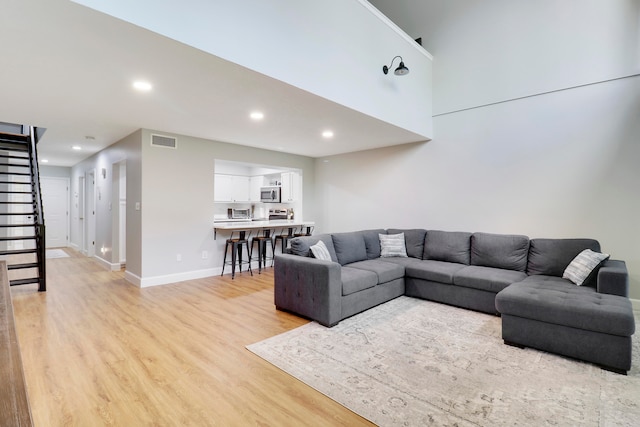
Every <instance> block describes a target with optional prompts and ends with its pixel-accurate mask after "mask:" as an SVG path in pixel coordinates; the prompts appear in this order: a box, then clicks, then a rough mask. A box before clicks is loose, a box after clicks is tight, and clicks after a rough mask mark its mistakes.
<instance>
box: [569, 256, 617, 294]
mask: <svg viewBox="0 0 640 427" xmlns="http://www.w3.org/2000/svg"><path fill="white" fill-rule="evenodd" d="M608 258H609V254H602V253H600V252H594V251H592V250H591V249H585V250H584V251H582V252H580V253H579V254H578V255H577V256H576V257H575V258H574V259H573V261H571V263H570V264H569V265H568V266H567V268H566V269H565V270H564V273H563V274H562V278H563V279H569V280H571V281H572V282H573V283H575V284H576V285H578V286H580V285H582V284H583V283H584V281H585V280H586V279H587V277H589V274H591V272H592V271H593V270H594V269H595V268H596V267H598V266H599V265H600V263H602V262H603V261H605V260H606V259H608Z"/></svg>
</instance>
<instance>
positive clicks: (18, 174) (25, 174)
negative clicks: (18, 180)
mask: <svg viewBox="0 0 640 427" xmlns="http://www.w3.org/2000/svg"><path fill="white" fill-rule="evenodd" d="M0 175H11V176H31V174H30V173H27V172H5V171H0Z"/></svg>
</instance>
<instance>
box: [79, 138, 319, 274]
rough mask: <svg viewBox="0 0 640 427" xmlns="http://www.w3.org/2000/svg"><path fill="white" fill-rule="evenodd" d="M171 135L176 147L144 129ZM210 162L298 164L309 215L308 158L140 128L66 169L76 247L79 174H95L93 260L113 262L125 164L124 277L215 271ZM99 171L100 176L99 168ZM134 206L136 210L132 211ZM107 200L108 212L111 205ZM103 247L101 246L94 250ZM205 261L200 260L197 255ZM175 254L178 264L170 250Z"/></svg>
mask: <svg viewBox="0 0 640 427" xmlns="http://www.w3.org/2000/svg"><path fill="white" fill-rule="evenodd" d="M152 133H160V134H162V135H167V136H174V137H176V138H177V139H178V145H177V146H178V148H177V149H176V150H173V149H168V148H164V147H152V146H151V145H150V140H151V134H152ZM216 159H222V160H229V161H236V162H238V161H246V162H248V163H257V164H269V165H273V166H277V167H282V168H290V169H299V170H301V171H302V173H303V176H304V181H303V185H304V188H303V191H304V195H305V196H304V199H305V201H304V211H305V212H307V213H308V216H307V218H309V219H310V220H313V219H314V216H315V204H314V202H313V200H314V199H315V196H314V193H315V192H314V185H315V184H314V176H315V164H314V160H313V159H311V158H309V157H304V156H296V155H292V154H286V153H280V152H275V151H268V150H259V149H254V148H249V147H244V146H239V145H234V144H228V143H222V142H216V141H210V140H204V139H199V138H193V137H188V136H184V135H174V134H170V133H167V132H158V131H151V130H147V129H142V130H138V131H136V132H134V133H133V134H131V135H129V136H127V137H126V138H124V139H123V140H121V141H118V142H117V143H115V144H114V145H112V146H110V147H108V148H107V149H105V150H103V151H101V152H100V153H98V154H96V155H94V156H92V157H90V158H88V159H87V160H85V161H83V162H81V163H79V164H77V165H75V166H74V167H73V168H72V171H71V181H72V185H71V191H72V205H73V206H72V221H71V224H72V227H71V228H72V230H71V243H72V246H74V247H76V248H81V247H82V240H81V239H82V230H81V227H82V225H83V222H82V221H81V220H80V219H79V218H78V212H79V207H78V206H77V200H78V198H77V197H74V195H75V194H77V193H78V191H79V189H78V179H79V177H80V176H83V175H84V174H85V173H86V172H87V171H90V170H95V171H96V223H97V224H96V225H97V227H96V231H97V232H96V257H97V258H98V259H100V260H101V261H102V262H103V264H105V266H107V267H110V266H111V268H118V267H119V262H120V260H119V257H118V256H117V255H118V254H117V252H114V251H113V250H112V248H113V242H114V239H113V235H114V223H115V222H114V221H113V215H115V214H116V211H115V210H114V209H117V205H118V201H117V200H113V195H114V194H118V192H117V191H114V189H113V188H112V187H113V182H114V180H113V171H114V169H115V170H119V169H118V167H115V168H114V165H116V164H121V162H123V161H125V162H124V163H125V164H126V196H127V205H126V227H127V238H126V242H127V243H126V256H127V262H126V273H125V275H126V278H127V280H129V281H130V282H132V283H135V284H137V285H140V286H151V285H158V284H165V283H173V282H178V281H182V280H189V279H194V278H200V277H207V276H211V275H215V274H220V271H221V268H222V259H223V254H224V241H225V239H226V238H227V237H228V234H225V233H221V234H220V235H219V236H218V238H217V240H214V235H213V214H214V203H213V175H214V166H215V161H216ZM102 168H106V170H107V174H106V178H103V177H102V174H101V170H102ZM136 203H139V204H140V210H136ZM110 204H111V209H110ZM103 248H104V251H101V249H103ZM203 251H206V252H207V259H202V252H203ZM177 254H180V255H181V259H182V260H181V261H177V257H176V255H177Z"/></svg>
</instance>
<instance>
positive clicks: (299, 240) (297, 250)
mask: <svg viewBox="0 0 640 427" xmlns="http://www.w3.org/2000/svg"><path fill="white" fill-rule="evenodd" d="M319 240H322V242H323V243H324V245H325V246H326V247H327V250H328V251H329V255H331V261H333V262H338V257H337V256H336V250H335V249H334V248H333V239H332V238H331V235H329V234H318V235H316V236H303V237H295V238H293V239H291V240H290V242H291V253H292V254H293V255H298V256H307V257H308V256H311V255H310V254H311V251H310V248H311V246H313V245H315V244H316V243H318V241H319Z"/></svg>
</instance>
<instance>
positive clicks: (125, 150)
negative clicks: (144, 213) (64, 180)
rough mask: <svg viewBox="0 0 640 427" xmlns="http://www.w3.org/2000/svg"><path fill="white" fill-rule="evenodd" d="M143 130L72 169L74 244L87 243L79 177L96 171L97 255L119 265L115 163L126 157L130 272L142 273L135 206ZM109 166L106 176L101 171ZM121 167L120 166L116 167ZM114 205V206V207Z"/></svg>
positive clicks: (107, 262) (138, 197)
mask: <svg viewBox="0 0 640 427" xmlns="http://www.w3.org/2000/svg"><path fill="white" fill-rule="evenodd" d="M141 134H142V133H141V131H136V132H134V133H133V134H131V135H129V136H127V137H126V138H124V139H122V140H120V141H118V142H117V143H115V144H113V145H111V146H110V147H108V148H106V149H105V150H102V151H101V152H99V153H98V154H96V155H94V156H91V157H89V158H88V159H86V160H84V161H82V162H80V163H78V164H77V165H75V166H74V167H73V168H72V169H71V246H72V247H75V248H76V249H81V248H82V247H83V242H82V239H83V236H84V234H83V230H82V229H83V227H84V221H86V215H85V219H84V220H81V219H80V218H79V213H80V209H81V206H80V204H81V203H82V196H81V195H80V193H81V190H80V188H79V179H80V177H81V176H84V175H85V173H86V172H88V171H92V170H95V171H96V195H95V196H96V197H95V198H96V200H95V206H96V240H95V242H96V244H95V248H96V257H97V258H98V259H100V260H101V261H102V262H103V264H105V266H107V267H110V268H119V266H120V260H119V259H114V258H113V251H112V248H113V221H112V214H113V212H114V209H117V208H118V201H117V200H113V197H112V196H113V194H114V191H113V188H112V184H113V170H114V164H116V163H119V162H121V161H123V160H126V175H127V189H126V194H127V197H128V200H130V201H131V203H128V204H127V214H126V215H127V249H126V252H127V267H126V271H127V273H129V274H133V275H135V276H139V275H140V274H141V271H142V257H141V248H142V246H141V241H142V237H141V227H140V224H141V218H140V213H139V212H136V211H135V210H134V203H133V202H135V201H139V200H140V199H141V192H142V189H141V176H142V160H141ZM103 168H104V169H106V177H104V178H103V176H102V174H101V170H102V169H103ZM116 169H117V168H116ZM110 206H111V209H110Z"/></svg>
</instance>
